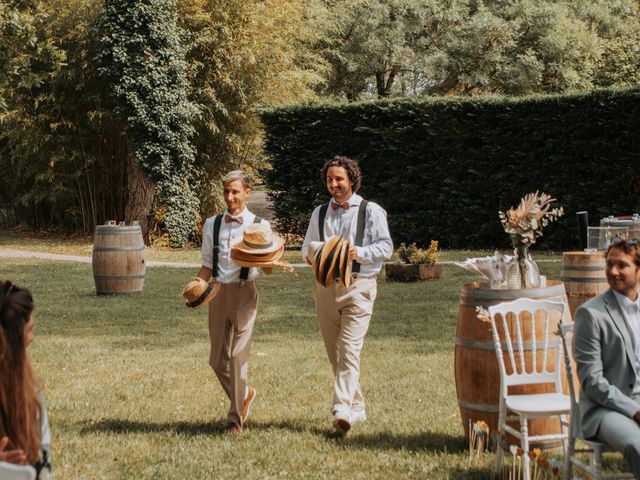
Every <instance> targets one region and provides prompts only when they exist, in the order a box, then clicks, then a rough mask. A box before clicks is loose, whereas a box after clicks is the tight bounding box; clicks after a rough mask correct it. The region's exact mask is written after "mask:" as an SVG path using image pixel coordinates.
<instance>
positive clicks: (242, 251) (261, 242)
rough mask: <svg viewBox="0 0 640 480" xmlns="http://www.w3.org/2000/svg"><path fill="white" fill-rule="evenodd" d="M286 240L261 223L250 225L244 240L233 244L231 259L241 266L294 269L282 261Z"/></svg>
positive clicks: (245, 232)
mask: <svg viewBox="0 0 640 480" xmlns="http://www.w3.org/2000/svg"><path fill="white" fill-rule="evenodd" d="M283 254H284V240H283V239H282V238H280V237H278V236H277V235H274V234H273V233H271V230H269V229H268V228H267V227H265V226H264V225H262V224H260V223H253V224H251V225H249V226H248V227H247V228H246V230H245V231H244V234H243V236H242V241H241V242H239V243H236V244H235V245H232V246H231V259H232V260H233V261H234V262H235V264H236V265H239V266H241V267H259V268H282V269H284V270H292V269H291V267H290V265H289V264H288V263H286V262H284V261H281V260H280V259H281V258H282V255H283Z"/></svg>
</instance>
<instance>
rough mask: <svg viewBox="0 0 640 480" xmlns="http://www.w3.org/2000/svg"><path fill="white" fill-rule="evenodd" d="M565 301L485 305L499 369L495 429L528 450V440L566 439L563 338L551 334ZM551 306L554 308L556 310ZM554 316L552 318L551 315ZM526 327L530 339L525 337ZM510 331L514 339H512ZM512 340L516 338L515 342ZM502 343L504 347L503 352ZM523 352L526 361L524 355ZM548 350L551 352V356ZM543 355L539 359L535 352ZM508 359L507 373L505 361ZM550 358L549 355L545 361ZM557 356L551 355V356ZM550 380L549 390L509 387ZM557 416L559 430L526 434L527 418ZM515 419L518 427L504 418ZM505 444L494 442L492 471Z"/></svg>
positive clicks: (524, 300) (526, 462)
mask: <svg viewBox="0 0 640 480" xmlns="http://www.w3.org/2000/svg"><path fill="white" fill-rule="evenodd" d="M564 311H565V306H564V304H563V303H561V302H553V301H546V300H532V299H529V298H519V299H517V300H514V301H512V302H506V303H500V304H498V305H493V306H490V307H489V308H488V313H489V317H490V321H491V331H492V334H493V344H494V348H495V352H496V356H497V357H498V366H499V369H500V406H499V414H498V432H499V433H501V434H502V435H504V434H506V433H509V434H511V435H513V436H514V437H516V438H518V439H519V440H520V446H521V448H522V449H523V450H524V451H525V452H528V451H529V445H530V443H531V442H544V441H553V440H562V441H563V442H564V444H565V451H566V442H567V439H568V432H567V430H568V421H567V418H566V416H567V415H568V414H569V412H570V410H571V404H570V398H569V397H568V396H567V395H564V394H563V392H562V377H561V374H562V355H561V349H562V343H561V341H560V339H559V338H556V337H552V336H551V335H550V334H551V333H552V332H553V329H555V326H556V325H557V322H558V320H559V319H560V318H562V316H563V315H564ZM554 312H555V314H554ZM552 316H554V317H555V320H553V319H552V318H551V317H552ZM525 333H528V336H529V339H528V341H527V342H526V343H525V341H524V340H525ZM512 336H513V340H512ZM514 342H515V343H514ZM503 349H506V353H504V354H503ZM525 355H526V356H527V358H528V361H525ZM548 355H553V356H555V359H554V358H551V357H549V358H548ZM540 357H541V360H542V361H540V362H539V358H540ZM505 360H507V361H508V366H509V369H508V371H509V373H507V368H506V366H505ZM548 360H549V361H548ZM554 360H555V361H554ZM538 384H552V385H553V386H554V391H553V392H552V393H535V394H522V395H514V394H510V393H509V387H512V386H523V385H538ZM554 416H557V417H559V419H560V425H561V432H562V433H555V434H544V435H534V436H530V435H529V428H528V421H529V420H533V419H539V418H547V417H554ZM512 420H518V421H519V422H520V430H516V429H515V428H513V427H512V426H511V425H509V424H508V423H507V422H508V421H512ZM503 456H504V449H503V445H502V442H498V443H497V449H496V474H498V475H499V474H500V470H501V468H502V460H503ZM523 461H524V468H523V473H524V476H523V478H524V480H529V479H530V468H529V455H527V453H525V454H524V455H523Z"/></svg>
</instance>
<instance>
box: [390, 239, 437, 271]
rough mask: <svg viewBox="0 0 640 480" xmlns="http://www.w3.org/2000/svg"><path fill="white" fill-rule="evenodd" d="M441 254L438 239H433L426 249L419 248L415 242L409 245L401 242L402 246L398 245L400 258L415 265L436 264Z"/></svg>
mask: <svg viewBox="0 0 640 480" xmlns="http://www.w3.org/2000/svg"><path fill="white" fill-rule="evenodd" d="M439 255H440V253H439V252H438V242H437V240H431V244H430V245H429V248H428V249H426V250H425V249H422V248H418V247H417V246H416V244H415V243H412V244H411V245H409V246H406V245H405V244H404V243H401V244H400V247H398V256H399V257H400V260H401V261H402V262H404V263H411V264H413V265H435V264H436V262H437V261H438V256H439Z"/></svg>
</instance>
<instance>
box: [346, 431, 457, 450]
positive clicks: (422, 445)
mask: <svg viewBox="0 0 640 480" xmlns="http://www.w3.org/2000/svg"><path fill="white" fill-rule="evenodd" d="M343 442H344V443H345V445H349V446H351V447H360V448H363V449H367V450H406V451H409V452H416V453H417V452H432V453H459V452H463V451H465V450H466V445H465V438H464V437H462V436H459V437H454V436H451V435H447V434H444V433H439V432H429V431H424V432H419V433H413V434H394V433H392V432H378V433H371V434H360V433H358V432H354V433H353V434H350V435H348V436H347V437H346V438H345V439H344V440H343Z"/></svg>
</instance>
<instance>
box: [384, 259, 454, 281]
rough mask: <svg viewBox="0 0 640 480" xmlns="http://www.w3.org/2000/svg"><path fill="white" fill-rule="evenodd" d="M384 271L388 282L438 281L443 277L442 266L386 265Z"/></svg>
mask: <svg viewBox="0 0 640 480" xmlns="http://www.w3.org/2000/svg"><path fill="white" fill-rule="evenodd" d="M384 271H385V274H386V278H387V281H388V282H420V281H422V282H424V281H427V280H438V279H439V278H440V275H442V265H438V264H435V265H414V264H411V263H386V264H385V266H384Z"/></svg>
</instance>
